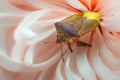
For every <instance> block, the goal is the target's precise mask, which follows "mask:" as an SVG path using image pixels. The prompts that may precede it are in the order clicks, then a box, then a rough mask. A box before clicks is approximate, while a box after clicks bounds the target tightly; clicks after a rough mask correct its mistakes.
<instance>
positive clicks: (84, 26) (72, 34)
mask: <svg viewBox="0 0 120 80" xmlns="http://www.w3.org/2000/svg"><path fill="white" fill-rule="evenodd" d="M100 17H101V15H100V14H99V13H95V12H82V13H79V14H74V15H72V16H69V17H67V18H65V19H64V20H62V21H60V22H56V23H55V28H56V32H57V35H56V37H57V39H56V43H57V44H61V43H63V42H65V43H67V45H68V47H69V50H70V51H71V53H72V52H73V50H72V48H71V46H70V40H73V41H74V42H75V43H76V45H77V46H83V47H91V45H90V44H88V43H86V42H83V41H80V40H78V38H79V37H81V36H83V35H85V34H86V33H89V32H91V31H93V30H94V29H95V28H96V27H97V26H98V24H99V20H100ZM62 55H63V54H62Z"/></svg>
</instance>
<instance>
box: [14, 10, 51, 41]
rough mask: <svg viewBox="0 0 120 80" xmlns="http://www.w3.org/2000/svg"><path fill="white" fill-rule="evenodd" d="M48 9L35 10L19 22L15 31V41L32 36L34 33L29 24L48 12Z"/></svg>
mask: <svg viewBox="0 0 120 80" xmlns="http://www.w3.org/2000/svg"><path fill="white" fill-rule="evenodd" d="M49 11H50V10H41V11H35V12H33V13H31V14H29V15H28V16H27V17H25V19H24V20H23V21H22V22H21V23H20V24H19V26H18V28H17V29H16V31H15V35H14V36H15V40H16V42H19V43H20V42H21V40H22V39H23V40H26V39H30V38H32V37H34V36H35V35H36V33H34V32H33V31H31V29H30V28H29V26H30V25H31V24H32V23H34V22H35V21H36V20H38V19H39V17H41V16H43V15H44V14H46V13H48V12H49Z"/></svg>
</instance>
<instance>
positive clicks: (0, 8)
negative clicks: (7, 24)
mask: <svg viewBox="0 0 120 80" xmlns="http://www.w3.org/2000/svg"><path fill="white" fill-rule="evenodd" d="M0 13H14V14H15V13H17V14H26V13H27V11H23V10H20V9H19V8H16V7H14V6H13V5H11V4H10V3H9V2H7V0H0Z"/></svg>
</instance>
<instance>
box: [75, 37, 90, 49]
mask: <svg viewBox="0 0 120 80" xmlns="http://www.w3.org/2000/svg"><path fill="white" fill-rule="evenodd" d="M73 41H74V42H76V43H77V45H76V46H83V47H92V45H91V44H88V43H86V42H83V41H80V40H78V39H73Z"/></svg>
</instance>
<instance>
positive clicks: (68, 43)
mask: <svg viewBox="0 0 120 80" xmlns="http://www.w3.org/2000/svg"><path fill="white" fill-rule="evenodd" d="M67 45H68V48H69V50H70V52H71V53H73V50H72V48H71V46H70V42H69V41H68V42H67Z"/></svg>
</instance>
